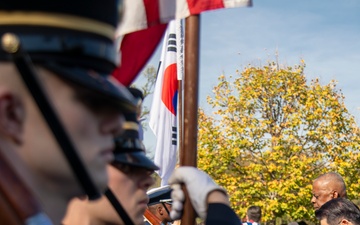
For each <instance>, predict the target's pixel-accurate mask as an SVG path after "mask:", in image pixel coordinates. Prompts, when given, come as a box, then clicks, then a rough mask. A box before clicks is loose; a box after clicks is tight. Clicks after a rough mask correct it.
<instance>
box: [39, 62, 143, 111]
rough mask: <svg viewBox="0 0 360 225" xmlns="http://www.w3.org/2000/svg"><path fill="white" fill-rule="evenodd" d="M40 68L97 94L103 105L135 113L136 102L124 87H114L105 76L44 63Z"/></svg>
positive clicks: (85, 70)
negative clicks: (110, 105)
mask: <svg viewBox="0 0 360 225" xmlns="http://www.w3.org/2000/svg"><path fill="white" fill-rule="evenodd" d="M42 66H43V67H45V68H46V69H48V70H50V71H52V72H54V73H56V74H58V75H59V76H61V77H62V78H64V79H66V80H69V81H71V82H73V83H76V84H78V85H81V86H83V87H85V88H87V89H90V90H91V91H94V92H95V93H97V94H98V98H101V99H102V100H103V101H104V102H105V103H108V104H112V106H114V107H116V108H118V109H120V110H121V111H122V112H134V111H136V100H135V99H134V98H133V97H132V95H131V93H130V92H129V91H128V90H127V89H126V87H124V86H123V85H121V84H120V83H118V85H117V86H115V85H114V84H113V83H112V82H111V81H109V79H108V78H107V77H106V76H104V75H100V74H98V73H97V72H96V71H93V70H87V69H85V68H76V67H66V66H63V65H61V66H60V65H57V64H55V63H46V64H42Z"/></svg>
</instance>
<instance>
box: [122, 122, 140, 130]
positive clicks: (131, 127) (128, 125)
mask: <svg viewBox="0 0 360 225" xmlns="http://www.w3.org/2000/svg"><path fill="white" fill-rule="evenodd" d="M123 129H124V130H139V124H138V123H136V122H125V123H124V125H123Z"/></svg>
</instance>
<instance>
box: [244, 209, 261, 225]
mask: <svg viewBox="0 0 360 225" xmlns="http://www.w3.org/2000/svg"><path fill="white" fill-rule="evenodd" d="M245 220H246V222H245V223H243V225H260V220H261V208H260V207H259V206H250V207H249V208H248V209H247V211H246V217H245Z"/></svg>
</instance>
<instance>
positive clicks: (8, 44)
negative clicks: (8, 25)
mask: <svg viewBox="0 0 360 225" xmlns="http://www.w3.org/2000/svg"><path fill="white" fill-rule="evenodd" d="M1 46H2V48H3V49H4V50H5V51H6V52H8V53H15V52H17V51H18V50H19V46H20V40H19V38H18V36H16V35H15V34H13V33H6V34H4V35H3V36H2V37H1Z"/></svg>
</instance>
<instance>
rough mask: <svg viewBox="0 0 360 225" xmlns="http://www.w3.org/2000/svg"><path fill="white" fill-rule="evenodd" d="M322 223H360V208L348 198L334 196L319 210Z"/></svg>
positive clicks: (352, 224)
mask: <svg viewBox="0 0 360 225" xmlns="http://www.w3.org/2000/svg"><path fill="white" fill-rule="evenodd" d="M315 216H316V218H317V219H318V220H319V221H320V225H360V210H359V207H358V206H357V205H355V204H354V203H353V202H351V201H350V200H348V199H346V198H334V199H331V200H329V201H327V202H326V203H324V204H323V205H322V206H321V207H320V208H319V209H318V210H317V211H315Z"/></svg>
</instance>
